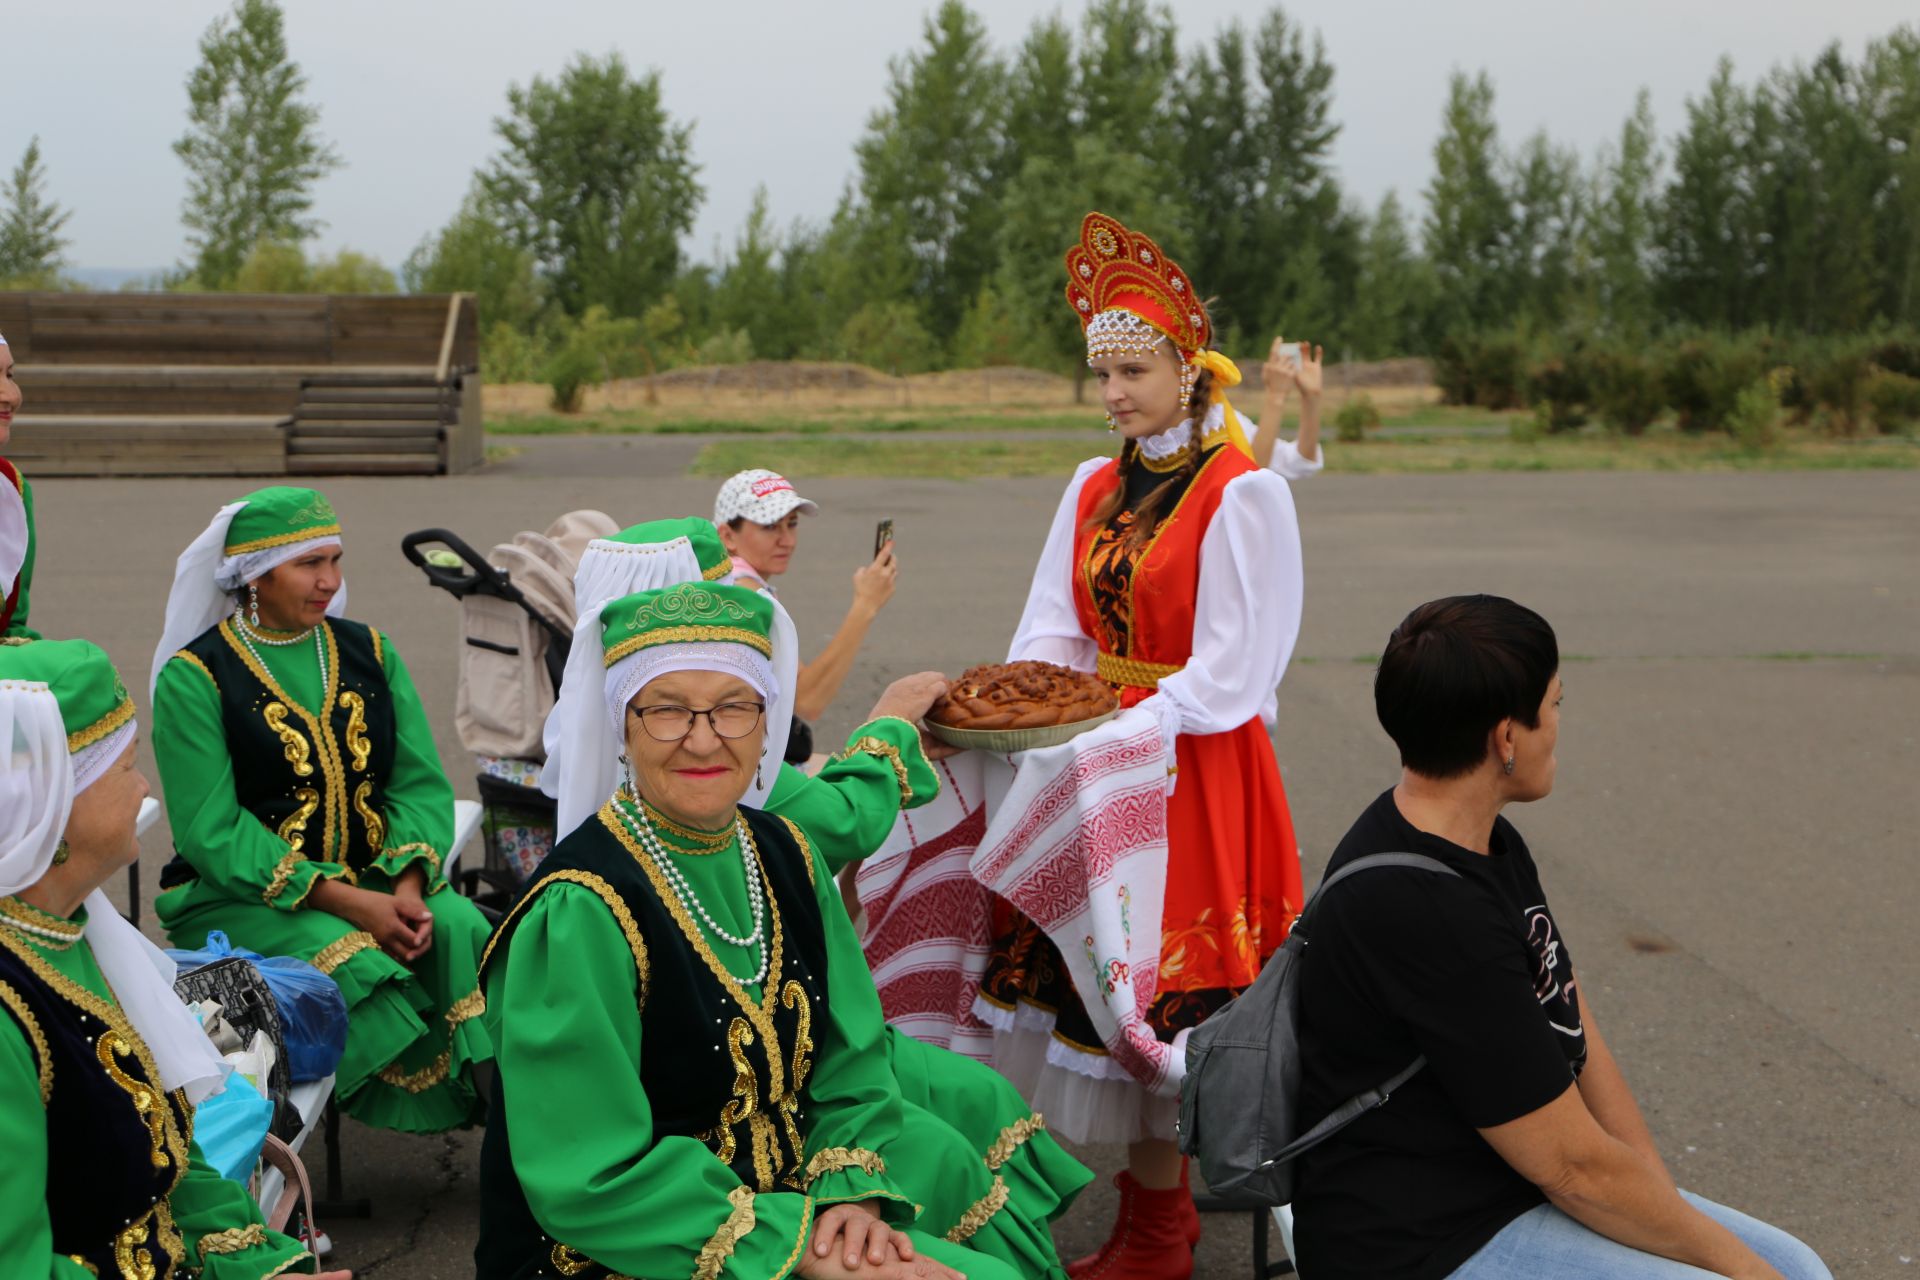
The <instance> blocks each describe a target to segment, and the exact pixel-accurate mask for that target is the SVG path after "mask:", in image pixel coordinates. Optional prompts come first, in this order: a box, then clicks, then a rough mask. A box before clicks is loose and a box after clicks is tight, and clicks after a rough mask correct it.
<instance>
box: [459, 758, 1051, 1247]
mask: <svg viewBox="0 0 1920 1280" xmlns="http://www.w3.org/2000/svg"><path fill="white" fill-rule="evenodd" d="M886 772H887V776H888V778H889V786H893V787H894V788H895V789H894V800H893V802H892V803H893V807H895V808H897V807H898V794H899V793H898V788H897V785H896V784H895V783H893V782H892V779H893V777H894V775H893V773H892V770H891V768H890V767H886ZM641 813H642V810H641V809H640V808H639V807H637V806H635V805H633V804H632V803H631V802H630V801H627V800H618V801H615V802H612V803H609V804H608V805H607V806H606V807H604V808H603V809H602V810H601V811H600V813H599V815H598V816H597V817H596V818H595V819H593V820H590V821H588V822H586V823H583V824H582V825H581V826H580V827H579V828H578V829H577V830H576V831H574V832H573V833H572V834H570V835H568V836H567V837H566V839H564V840H563V841H561V843H560V845H559V846H558V847H557V848H556V849H555V850H554V853H553V854H552V855H551V856H550V857H549V859H548V860H547V861H546V862H545V863H543V864H542V866H541V869H540V873H539V875H538V878H537V879H536V880H535V882H534V884H533V885H532V886H531V887H530V888H529V890H528V891H527V894H526V895H525V896H524V897H523V898H522V900H521V902H520V904H519V905H518V906H517V907H516V908H515V911H514V912H513V914H511V915H510V916H509V917H508V918H507V920H506V921H505V922H504V923H503V924H502V925H501V927H500V929H499V930H498V932H497V933H496V934H495V937H494V940H493V942H492V944H491V945H490V948H489V951H488V954H487V957H486V960H485V961H484V963H483V971H484V979H485V983H486V990H487V996H488V1000H487V1012H486V1015H485V1017H486V1022H487V1025H488V1028H489V1030H490V1031H491V1032H492V1033H493V1035H494V1038H495V1043H496V1044H497V1045H498V1048H499V1071H500V1075H499V1086H498V1092H497V1093H496V1096H495V1111H494V1114H493V1117H492V1119H491V1121H490V1123H489V1125H488V1128H487V1135H486V1139H485V1143H484V1145H483V1148H482V1154H481V1198H482V1217H481V1222H482V1226H481V1236H480V1241H479V1245H478V1247H477V1249H476V1250H475V1258H476V1260H477V1262H478V1264H479V1275H480V1277H481V1280H528V1278H530V1277H535V1276H555V1275H564V1276H573V1277H586V1278H587V1280H602V1278H609V1277H629V1276H647V1277H659V1276H672V1277H680V1276H690V1277H693V1278H694V1280H716V1278H717V1277H721V1276H730V1277H753V1278H754V1280H778V1277H781V1276H785V1275H788V1274H789V1273H791V1272H792V1270H793V1269H794V1267H795V1266H796V1264H797V1263H798V1262H799V1261H800V1258H801V1251H802V1250H803V1249H805V1248H806V1247H807V1245H808V1243H809V1241H810V1239H811V1234H812V1223H813V1219H814V1216H815V1214H816V1213H817V1212H818V1211H819V1210H820V1209H822V1208H824V1207H825V1206H827V1205H831V1204H835V1203H840V1202H844V1201H877V1202H878V1203H879V1205H880V1207H881V1210H882V1212H883V1214H884V1216H886V1217H887V1219H888V1220H889V1221H890V1222H891V1223H892V1224H893V1225H895V1226H897V1227H900V1228H902V1229H911V1231H912V1232H913V1235H914V1239H915V1241H916V1245H917V1246H918V1247H919V1248H920V1249H921V1251H922V1252H924V1253H925V1254H926V1255H928V1256H931V1257H934V1258H938V1259H939V1260H941V1261H943V1262H945V1263H947V1264H948V1265H950V1266H953V1267H955V1268H956V1269H959V1270H961V1271H964V1272H965V1273H966V1274H967V1275H968V1276H970V1277H972V1278H973V1280H1002V1278H1003V1277H1004V1278H1007V1280H1011V1278H1012V1277H1022V1278H1023V1280H1024V1278H1030V1277H1042V1276H1048V1277H1057V1276H1060V1275H1061V1274H1062V1272H1061V1267H1060V1262H1059V1259H1058V1257H1057V1256H1056V1255H1055V1253H1054V1249H1053V1243H1052V1240H1051V1237H1050V1235H1049V1232H1048V1229H1047V1217H1048V1215H1049V1214H1050V1213H1051V1212H1053V1211H1054V1210H1055V1209H1056V1208H1057V1207H1058V1205H1059V1203H1060V1198H1059V1196H1058V1195H1057V1194H1056V1193H1055V1192H1054V1191H1053V1190H1051V1189H1049V1188H1045V1187H1043V1188H1041V1189H1040V1194H1038V1195H1037V1196H1034V1195H1030V1190H1029V1187H1028V1179H1027V1178H1026V1176H1025V1175H1024V1173H1022V1174H1019V1175H1017V1176H1015V1177H1013V1178H1010V1177H1009V1176H1008V1166H1009V1163H1010V1162H1011V1160H1012V1159H1013V1157H1014V1156H1015V1154H1016V1152H1017V1151H1018V1150H1020V1149H1023V1148H1025V1147H1028V1146H1031V1145H1032V1137H1033V1136H1034V1135H1033V1133H1032V1132H1031V1131H1030V1130H1028V1129H1025V1128H1022V1127H1020V1126H1018V1125H1016V1126H1015V1127H1014V1131H1013V1132H1011V1133H1009V1134H1008V1135H1007V1136H1006V1140H1005V1142H1004V1143H1002V1144H998V1145H993V1144H989V1145H987V1146H985V1147H983V1145H982V1144H981V1143H979V1142H978V1141H977V1140H971V1139H969V1138H967V1137H965V1136H963V1135H962V1134H961V1133H960V1132H959V1131H958V1130H956V1129H955V1128H953V1127H952V1126H950V1125H947V1124H945V1123H943V1122H942V1121H941V1119H940V1117H938V1116H935V1115H933V1114H931V1113H929V1112H926V1111H924V1110H922V1109H920V1108H918V1107H916V1106H914V1105H912V1104H910V1103H908V1102H906V1101H904V1100H903V1099H902V1098H901V1095H900V1089H899V1086H898V1084H897V1083H896V1082H895V1078H894V1072H893V1071H892V1070H891V1069H890V1066H889V1059H888V1055H887V1054H886V1052H885V1051H884V1049H883V1043H884V1040H885V1038H886V1032H885V1030H884V1023H883V1022H882V1019H881V1014H880V1004H879V999H878V997H877V995H876V993H875V991H874V987H873V981H872V978H871V977H870V975H869V974H868V973H867V969H866V963H865V960H864V958H863V957H862V956H861V953H860V946H859V942H858V941H857V940H856V939H855V937H854V935H853V929H852V926H851V924H850V923H849V921H848V920H847V916H846V911H845V909H844V908H843V906H842V905H841V902H840V897H839V894H838V892H837V891H836V889H835V887H834V883H833V880H832V877H831V875H830V874H829V872H828V870H827V868H826V866H825V864H824V862H823V861H822V860H821V858H820V857H819V855H818V854H817V853H816V852H814V850H813V848H812V847H811V844H810V841H809V840H808V837H807V835H806V834H805V833H804V832H803V831H802V829H801V828H800V827H799V826H797V825H796V824H794V823H793V822H791V821H789V820H785V819H781V818H776V817H773V816H771V815H769V814H766V813H762V812H759V811H755V810H746V809H743V810H741V811H740V813H741V817H742V820H743V822H744V823H745V824H746V827H747V830H748V832H749V834H750V837H751V841H752V845H753V848H754V849H755V850H756V851H757V859H756V864H757V866H758V869H759V882H760V885H761V890H760V893H761V898H762V900H763V901H764V903H765V912H766V913H765V926H764V928H765V935H764V940H763V944H762V945H763V946H764V948H765V951H764V955H763V951H762V949H761V948H760V947H740V946H734V945H732V944H731V943H729V942H727V941H725V940H724V939H721V938H719V937H718V936H716V931H715V928H714V926H717V929H718V930H721V931H725V932H726V933H728V934H732V935H734V936H746V935H747V934H749V932H750V931H751V929H752V919H753V917H752V908H751V905H750V902H749V892H748V887H747V877H746V873H745V871H744V869H743V861H742V858H741V856H740V845H739V842H738V837H737V836H736V835H734V834H733V833H731V832H721V833H717V834H708V833H701V832H697V831H691V830H689V829H687V828H684V827H678V826H676V825H674V824H672V823H670V822H668V821H666V820H665V819H664V818H663V817H662V816H661V815H659V814H657V813H656V812H652V811H647V813H648V815H649V817H650V820H651V826H652V830H653V831H654V833H655V834H656V836H657V838H658V840H659V842H660V847H661V851H662V856H663V857H665V858H666V859H667V860H668V862H669V864H670V865H671V866H672V868H674V870H675V872H677V878H678V879H679V880H680V881H681V882H682V883H683V884H684V885H685V886H687V888H689V889H690V890H691V891H692V896H693V898H696V899H697V900H698V904H699V905H698V906H697V907H693V906H690V905H688V904H687V903H686V902H684V901H683V898H682V895H681V894H680V893H679V892H678V891H676V889H675V887H674V884H673V882H672V881H671V880H670V879H669V876H668V873H667V872H666V871H665V870H664V869H663V868H661V867H660V866H659V865H658V864H656V862H655V861H654V857H653V855H652V854H650V853H649V852H648V851H647V848H646V846H645V844H644V842H643V841H642V839H641V838H640V836H639V835H638V833H637V831H636V828H635V823H636V822H639V821H642V819H641V817H640V815H641ZM702 914H704V915H705V917H706V920H704V921H703V920H702V919H701V918H700V916H701V915H702ZM707 921H711V924H709V923H707ZM763 958H764V959H765V960H766V963H767V969H766V972H765V976H764V978H762V979H760V980H753V975H754V974H755V972H756V970H757V968H758V966H759V965H760V963H761V961H762V959H763ZM947 1056H948V1058H949V1059H950V1060H951V1061H953V1062H956V1063H957V1062H958V1059H953V1058H952V1056H951V1055H947ZM1023 1114H1024V1113H1023ZM1038 1136H1040V1137H1044V1136H1045V1135H1044V1134H1041V1135H1038ZM1061 1158H1062V1159H1065V1157H1064V1156H1062V1157H1061ZM1069 1163H1070V1162H1069ZM1073 1168H1074V1169H1078V1166H1077V1165H1074V1166H1073ZM1082 1172H1083V1173H1084V1171H1082ZM1076 1189H1077V1188H1076Z"/></svg>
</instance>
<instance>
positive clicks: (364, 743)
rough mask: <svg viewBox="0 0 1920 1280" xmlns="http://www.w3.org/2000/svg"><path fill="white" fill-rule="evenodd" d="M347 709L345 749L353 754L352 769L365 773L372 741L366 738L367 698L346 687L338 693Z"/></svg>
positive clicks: (341, 702)
mask: <svg viewBox="0 0 1920 1280" xmlns="http://www.w3.org/2000/svg"><path fill="white" fill-rule="evenodd" d="M340 705H341V706H342V707H345V708H346V711H347V750H348V752H350V753H351V754H352V756H353V771H354V772H355V773H365V772H366V771H367V759H368V757H370V756H372V755H373V743H372V742H371V741H369V740H368V738H367V700H366V699H365V698H363V697H361V696H360V695H359V694H357V693H355V692H354V691H353V690H351V689H348V690H347V691H345V692H344V693H342V694H341V695H340Z"/></svg>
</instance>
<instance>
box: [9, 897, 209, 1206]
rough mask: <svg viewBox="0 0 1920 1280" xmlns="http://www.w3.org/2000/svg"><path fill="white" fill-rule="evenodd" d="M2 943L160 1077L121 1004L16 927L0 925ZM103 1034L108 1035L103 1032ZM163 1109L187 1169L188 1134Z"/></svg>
mask: <svg viewBox="0 0 1920 1280" xmlns="http://www.w3.org/2000/svg"><path fill="white" fill-rule="evenodd" d="M0 947H5V948H6V949H7V950H9V951H11V952H13V954H14V955H15V956H17V957H18V958H19V960H20V962H21V963H22V964H24V965H26V966H27V968H29V969H31V970H32V971H33V974H34V976H35V977H37V978H38V979H40V981H42V982H44V983H46V984H47V985H48V986H49V987H52V988H53V990H54V991H55V992H56V993H57V994H58V995H59V996H60V997H61V999H63V1000H65V1001H66V1002H67V1003H68V1004H71V1005H73V1006H75V1007H76V1008H78V1009H80V1010H82V1011H83V1012H85V1013H89V1014H91V1015H93V1016H94V1017H95V1018H98V1019H99V1020H100V1021H101V1022H103V1023H105V1024H106V1026H107V1027H108V1028H109V1030H110V1031H111V1032H112V1033H113V1034H114V1035H115V1037H116V1038H117V1039H118V1040H120V1041H121V1042H122V1043H124V1044H126V1045H127V1046H129V1048H130V1051H131V1053H132V1055H133V1056H134V1058H136V1059H137V1060H138V1061H139V1063H140V1066H141V1068H142V1069H143V1070H144V1071H145V1072H146V1076H147V1079H148V1080H153V1081H158V1080H159V1079H160V1068H159V1066H158V1065H156V1064H155V1063H154V1060H153V1054H152V1053H150V1052H149V1051H148V1049H147V1044H146V1041H144V1040H142V1039H141V1038H140V1033H139V1032H137V1031H135V1030H134V1029H133V1024H131V1023H130V1022H128V1021H127V1017H126V1014H125V1013H124V1012H122V1011H121V1009H120V1007H119V1006H118V1005H116V1004H114V1003H112V1002H111V1001H108V1000H102V999H101V998H100V997H99V996H97V995H95V994H93V992H91V991H89V990H87V989H86V988H85V987H83V986H81V985H80V984H79V983H77V982H75V981H74V980H73V979H71V978H69V977H67V975H66V974H64V973H61V972H60V971H59V970H58V969H56V968H54V967H53V966H52V965H50V964H48V963H47V962H46V961H45V960H43V959H42V958H41V957H40V956H39V955H37V954H36V953H35V952H34V951H33V949H32V947H31V946H29V945H28V944H27V943H26V942H24V941H22V940H19V939H16V938H15V937H13V931H12V930H10V929H0ZM102 1038H103V1039H104V1038H105V1037H104V1035H103V1036H102ZM155 1094H156V1096H164V1095H160V1094H159V1090H158V1086H157V1085H156V1086H155ZM163 1111H164V1112H165V1115H164V1125H165V1133H166V1146H167V1151H168V1152H169V1153H170V1154H171V1155H172V1157H173V1160H172V1164H173V1167H174V1169H175V1170H176V1172H184V1171H185V1170H186V1167H187V1143H188V1138H185V1137H183V1136H182V1135H181V1133H180V1129H179V1126H178V1124H177V1123H176V1122H175V1117H174V1114H173V1111H172V1109H171V1108H163ZM155 1167H156V1168H160V1167H164V1165H163V1164H156V1166H155ZM176 1182H177V1178H176Z"/></svg>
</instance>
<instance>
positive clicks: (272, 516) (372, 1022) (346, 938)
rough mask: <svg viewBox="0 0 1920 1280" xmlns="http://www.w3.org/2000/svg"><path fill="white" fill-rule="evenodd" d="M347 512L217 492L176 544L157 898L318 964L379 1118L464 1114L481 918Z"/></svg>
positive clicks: (196, 941)
mask: <svg viewBox="0 0 1920 1280" xmlns="http://www.w3.org/2000/svg"><path fill="white" fill-rule="evenodd" d="M340 556H341V540H340V521H339V518H338V517H337V516H336V515H335V514H334V510H333V507H332V505H331V504H330V503H328V501H327V500H326V498H325V497H323V496H322V495H320V494H318V493H315V492H314V491H313V490H311V489H293V488H270V489H261V490H258V491H256V492H254V493H251V494H248V495H247V496H246V498H244V499H242V500H241V501H240V502H238V503H234V504H231V505H229V506H226V507H223V508H222V509H221V511H220V513H219V515H217V516H216V517H215V518H214V521H213V523H212V525H210V526H209V527H208V528H207V530H206V532H205V533H203V534H201V535H200V537H199V538H198V539H196V540H195V541H194V543H193V545H192V546H190V547H188V548H187V550H186V551H185V552H183V553H182V554H181V556H180V562H179V566H178V568H177V570H176V572H175V576H174V584H173V594H172V595H171V596H170V597H169V599H168V602H167V624H166V632H165V634H164V635H163V637H162V639H161V642H160V646H159V648H158V650H157V651H156V652H155V655H154V672H153V676H154V690H153V717H154V731H153V751H154V757H155V759H156V760H157V761H158V762H159V765H160V779H161V782H162V783H163V784H164V786H165V789H166V802H167V817H168V820H169V822H170V823H171V824H172V827H173V841H174V848H175V849H176V850H177V851H178V853H179V856H178V857H177V858H175V859H174V861H173V862H172V863H171V864H170V865H169V866H168V867H167V870H166V872H165V873H164V874H163V875H162V877H161V882H160V883H161V889H162V892H161V893H160V896H159V898H158V899H157V900H156V901H155V903H154V909H155V911H156V913H157V914H158V915H159V917H160V922H161V924H162V925H164V926H165V927H166V930H167V936H168V937H169V938H170V939H171V940H172V941H173V943H174V945H175V946H180V947H198V946H200V945H202V944H203V943H204V942H205V940H206V936H207V934H208V933H209V932H210V931H211V930H215V929H220V930H224V931H225V932H226V934H227V936H228V938H230V939H231V940H232V941H233V943H234V945H236V946H241V947H248V948H251V949H253V950H255V951H259V952H262V953H264V954H266V955H289V956H298V957H300V958H301V959H303V960H309V961H311V962H312V963H313V964H314V965H315V966H316V967H318V968H319V969H320V970H321V971H322V972H325V973H329V974H331V975H333V979H334V981H335V982H337V983H339V984H340V990H341V993H342V994H343V995H345V996H346V1000H347V1011H348V1023H347V1048H346V1053H345V1056H344V1057H342V1059H341V1061H340V1066H339V1068H338V1071H337V1079H336V1085H335V1090H336V1094H335V1096H336V1097H337V1098H338V1099H339V1101H340V1105H341V1107H342V1108H343V1109H344V1110H345V1111H346V1112H347V1114H348V1115H351V1116H353V1117H355V1118H356V1119H358V1120H360V1121H362V1122H363V1123H366V1124H370V1125H375V1126H378V1127H380V1128H387V1129H400V1130H405V1131H408V1132H414V1133H438V1132H440V1131H442V1130H445V1129H451V1128H454V1127H455V1126H458V1125H466V1124H471V1123H474V1122H476V1121H478V1120H479V1119H480V1118H481V1116H482V1114H483V1105H482V1103H481V1102H480V1100H479V1097H478V1094H477V1092H476V1090H475V1087H474V1078H473V1077H474V1073H473V1068H474V1067H475V1066H476V1065H477V1064H481V1063H484V1062H487V1061H489V1060H490V1059H491V1058H492V1056H493V1050H492V1045H491V1042H490V1041H489V1040H488V1038H487V1032H486V1029H485V1028H484V1026H483V1025H482V1024H481V1022H480V1020H479V1018H478V1017H477V1016H476V1015H478V1013H479V1012H480V1006H481V998H480V992H479V988H478V967H477V966H478V962H479V958H480V949H481V947H482V945H483V944H484V943H485V941H486V936H487V924H486V920H485V918H484V917H482V916H481V914H480V912H479V910H478V909H477V908H476V907H475V906H474V905H473V904H472V903H471V902H469V901H468V900H467V899H465V898H462V897H460V896H459V895H458V894H455V893H448V892H446V888H447V881H446V877H445V876H444V875H443V874H442V873H441V860H442V858H444V857H445V855H446V853H447V846H448V844H449V843H450V842H451V840H452V838H453V788H452V786H451V785H450V784H449V783H448V781H447V775H446V773H445V772H444V771H443V770H442V769H441V767H440V757H439V755H438V753H437V752H436V751H435V750H434V745H433V733H432V730H431V728H430V727H429V726H428V724H427V717H426V713H425V711H424V710H423V709H422V707H421V705H420V696H419V694H418V693H416V692H415V690H414V687H413V681H412V679H411V678H410V677H409V676H408V674H407V668H406V665H405V664H404V663H403V662H401V660H400V655H399V654H398V653H397V652H395V650H394V648H393V645H392V644H391V643H389V642H388V641H387V639H386V637H385V636H383V635H382V634H381V633H380V632H379V631H377V630H375V629H374V628H372V627H370V626H367V625H365V624H364V623H359V622H352V621H349V620H347V619H346V618H344V617H342V616H341V613H342V610H343V606H344V604H345V600H346V587H345V584H344V582H343V580H342V578H341V574H340Z"/></svg>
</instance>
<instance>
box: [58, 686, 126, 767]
mask: <svg viewBox="0 0 1920 1280" xmlns="http://www.w3.org/2000/svg"><path fill="white" fill-rule="evenodd" d="M131 719H133V699H132V698H131V697H129V696H128V695H127V694H126V692H125V691H124V690H123V691H122V692H121V694H120V705H119V706H117V707H115V708H114V709H113V710H111V711H109V712H107V714H105V715H104V716H101V717H100V718H99V719H98V720H95V721H94V722H93V723H92V724H90V725H88V726H87V727H86V728H84V729H77V730H75V731H74V732H72V733H70V734H68V735H67V754H69V755H71V754H73V753H74V752H76V751H78V750H80V749H81V748H83V747H90V746H92V745H93V744H94V743H96V742H98V741H100V740H101V739H102V738H105V737H106V736H107V735H109V734H111V733H115V732H118V730H119V728H120V726H121V725H123V724H125V723H126V722H127V721H129V720H131Z"/></svg>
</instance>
